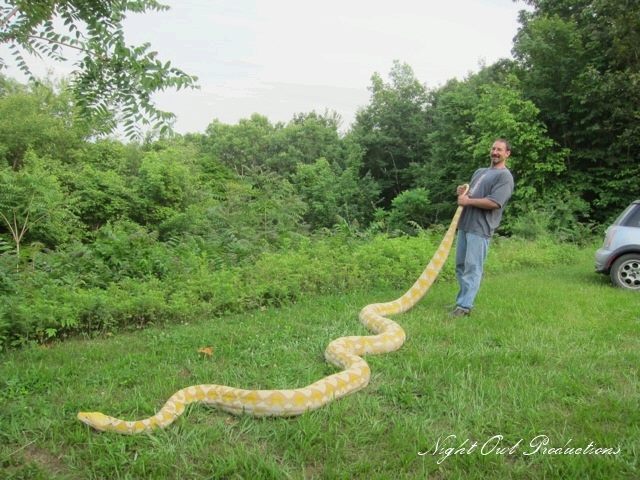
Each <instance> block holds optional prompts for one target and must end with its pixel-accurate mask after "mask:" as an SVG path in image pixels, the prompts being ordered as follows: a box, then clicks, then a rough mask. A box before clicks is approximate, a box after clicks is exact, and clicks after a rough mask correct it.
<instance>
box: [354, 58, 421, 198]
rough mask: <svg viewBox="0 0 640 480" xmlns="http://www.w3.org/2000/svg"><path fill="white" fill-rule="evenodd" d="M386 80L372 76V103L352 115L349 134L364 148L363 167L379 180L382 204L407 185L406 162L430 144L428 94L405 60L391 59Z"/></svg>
mask: <svg viewBox="0 0 640 480" xmlns="http://www.w3.org/2000/svg"><path fill="white" fill-rule="evenodd" d="M389 77H390V82H388V83H386V82H385V81H384V80H383V78H382V77H381V76H380V74H378V73H376V74H374V75H373V76H372V78H371V87H370V90H371V103H370V104H369V105H368V106H367V107H365V108H363V109H362V110H360V111H359V112H358V114H357V116H356V122H355V125H354V126H353V132H352V135H353V136H354V139H355V141H356V142H358V143H359V144H360V145H361V146H362V147H363V149H364V165H363V170H364V171H365V172H369V173H370V174H371V176H372V178H373V179H375V180H376V181H377V182H378V184H379V185H380V190H381V200H382V205H384V206H389V205H390V204H391V200H392V199H393V198H394V197H395V196H396V195H398V194H399V193H400V192H402V191H403V190H405V189H406V188H407V187H409V186H410V183H411V182H410V179H409V178H408V177H407V175H406V169H407V167H408V166H409V165H410V164H411V163H414V162H421V161H423V160H424V158H425V156H426V154H427V149H428V133H429V127H430V122H429V116H428V115H427V108H428V106H429V96H428V93H427V89H426V86H424V85H423V84H421V83H420V82H419V81H418V79H417V78H416V77H415V75H414V73H413V70H412V69H411V67H410V66H409V65H407V64H401V63H400V62H397V61H396V62H394V64H393V67H392V69H391V71H390V73H389Z"/></svg>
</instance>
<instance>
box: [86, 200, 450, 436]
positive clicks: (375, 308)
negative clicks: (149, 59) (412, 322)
mask: <svg viewBox="0 0 640 480" xmlns="http://www.w3.org/2000/svg"><path fill="white" fill-rule="evenodd" d="M461 213H462V207H458V209H457V210H456V213H455V215H454V217H453V220H452V221H451V224H450V226H449V228H448V230H447V232H446V234H445V236H444V238H443V239H442V241H441V243H440V245H439V247H438V249H437V250H436V252H435V254H434V255H433V257H432V258H431V261H430V262H429V264H428V265H427V266H426V268H425V269H424V271H423V272H422V274H421V275H420V276H419V277H418V279H417V280H416V282H415V283H414V284H413V286H412V287H411V288H410V289H409V290H408V291H407V292H406V293H405V294H404V295H402V296H401V297H400V298H398V299H396V300H394V301H391V302H386V303H374V304H371V305H367V306H366V307H364V308H363V309H362V310H361V311H360V321H361V322H362V323H363V324H364V325H365V326H366V327H367V328H368V329H369V330H371V331H372V332H373V333H375V335H370V336H350V337H341V338H338V339H336V340H333V341H332V342H331V343H329V345H328V346H327V348H326V350H325V353H324V356H325V359H326V360H327V361H328V362H329V363H331V364H333V365H335V366H337V367H338V368H340V369H342V370H341V371H340V372H338V373H334V374H332V375H329V376H327V377H324V378H322V379H320V380H318V381H317V382H315V383H312V384H311V385H308V386H306V387H302V388H296V389H292V390H244V389H240V388H234V387H228V386H223V385H194V386H191V387H186V388H183V389H181V390H179V391H177V392H176V393H174V394H173V395H172V396H171V398H169V400H167V402H166V403H165V404H164V406H163V407H162V408H161V409H160V411H158V413H156V414H155V415H154V416H152V417H149V418H146V419H144V420H137V421H126V420H120V419H118V418H114V417H110V416H108V415H104V414H103V413H100V412H79V413H78V419H79V420H80V421H82V422H84V423H86V424H87V425H89V426H91V427H93V428H95V429H96V430H101V431H109V432H117V433H123V434H136V433H143V432H150V431H152V430H155V429H157V428H163V427H166V426H167V425H170V424H171V423H172V422H173V421H174V420H176V418H178V417H179V416H180V415H182V413H183V412H184V410H185V407H186V406H187V405H188V404H190V403H196V402H202V403H207V404H210V405H215V406H218V407H219V408H221V409H223V410H226V411H228V412H230V413H233V414H249V415H254V416H295V415H300V414H302V413H305V412H307V411H310V410H315V409H317V408H320V407H322V406H323V405H326V404H327V403H329V402H331V401H333V400H335V399H337V398H340V397H343V396H345V395H348V394H350V393H353V392H356V391H358V390H360V389H362V388H364V387H366V386H367V384H368V383H369V378H370V376H371V370H370V369H369V365H368V364H367V362H366V361H365V360H364V359H363V358H362V355H365V354H368V353H373V354H376V353H387V352H392V351H394V350H397V349H399V348H400V347H401V346H402V344H403V343H404V340H405V332H404V330H403V329H402V327H400V325H398V324H397V323H396V322H394V321H392V320H389V319H388V318H386V316H387V315H393V314H397V313H402V312H406V311H407V310H409V309H411V308H412V307H413V306H414V305H415V304H416V303H418V301H419V300H420V299H421V298H422V297H423V296H424V294H425V293H426V292H427V290H429V288H430V287H431V285H432V284H433V282H434V281H435V279H436V277H437V276H438V274H439V273H440V270H441V269H442V266H443V265H444V263H445V261H446V260H447V257H448V255H449V251H450V250H451V246H452V244H453V239H454V236H455V231H456V228H457V225H458V219H459V218H460V214H461Z"/></svg>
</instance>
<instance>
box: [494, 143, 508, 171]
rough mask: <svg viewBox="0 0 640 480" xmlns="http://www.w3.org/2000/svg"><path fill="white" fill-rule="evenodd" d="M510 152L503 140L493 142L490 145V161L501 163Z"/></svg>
mask: <svg viewBox="0 0 640 480" xmlns="http://www.w3.org/2000/svg"><path fill="white" fill-rule="evenodd" d="M509 155H511V152H510V151H509V150H507V145H506V144H505V143H504V142H500V141H497V142H493V146H492V147H491V163H492V164H493V165H494V166H496V165H502V164H504V162H505V161H506V160H507V158H509Z"/></svg>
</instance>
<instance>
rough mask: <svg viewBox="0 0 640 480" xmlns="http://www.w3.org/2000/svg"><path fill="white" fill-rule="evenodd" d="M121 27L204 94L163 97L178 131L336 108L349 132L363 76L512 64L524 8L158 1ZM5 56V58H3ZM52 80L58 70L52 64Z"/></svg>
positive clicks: (475, 3) (361, 99)
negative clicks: (194, 80)
mask: <svg viewBox="0 0 640 480" xmlns="http://www.w3.org/2000/svg"><path fill="white" fill-rule="evenodd" d="M162 3H165V4H168V5H170V6H171V10H169V11H167V12H150V13H147V14H144V15H135V16H133V17H131V18H129V19H127V21H126V24H125V28H126V30H125V31H126V38H127V42H128V43H129V44H139V43H142V42H145V41H148V42H151V44H152V46H153V48H154V49H155V50H157V51H158V52H159V54H160V55H159V56H160V58H161V59H163V60H171V61H172V63H173V64H174V65H175V66H177V67H179V68H181V69H183V70H185V71H186V72H188V73H190V74H193V75H196V76H198V78H199V82H198V83H199V84H200V87H201V89H200V90H186V91H184V90H183V91H180V92H166V93H162V94H160V95H159V96H158V97H157V103H158V105H159V107H160V108H163V109H166V110H170V111H172V112H174V113H175V114H176V115H177V122H176V125H175V126H176V130H177V131H178V132H180V133H185V132H197V131H199V132H201V131H204V129H205V128H206V126H207V125H208V124H209V123H210V122H211V121H212V120H213V119H215V118H217V119H219V120H220V121H222V122H224V123H236V122H237V121H238V120H240V119H241V118H247V117H249V116H250V115H251V114H252V113H254V112H257V113H260V114H263V115H265V116H267V117H268V118H269V120H271V121H272V122H276V121H284V122H287V121H289V120H291V118H292V117H293V115H294V114H295V113H299V112H310V111H312V110H316V111H318V112H324V111H325V110H334V111H336V112H337V113H338V114H340V116H341V117H342V119H343V124H342V128H343V129H347V128H348V127H349V125H350V124H351V122H352V121H353V120H354V117H355V113H356V111H357V109H358V108H360V107H363V106H366V105H367V104H368V103H369V93H370V92H369V91H368V87H369V86H370V83H371V82H370V79H371V75H372V74H373V73H374V72H378V73H380V74H381V75H382V76H383V77H384V78H387V74H388V73H389V70H390V69H391V67H392V64H393V61H394V60H399V61H401V62H405V63H408V64H409V65H410V66H411V67H412V68H413V70H414V72H415V74H416V77H417V78H418V79H419V80H420V81H421V82H423V83H425V84H426V85H427V87H429V88H435V87H437V86H439V85H442V84H443V83H444V82H446V81H447V80H449V79H451V78H454V77H456V78H460V79H462V78H464V77H465V76H467V75H468V74H469V73H471V72H476V71H478V69H479V64H480V63H482V62H484V63H486V64H491V63H493V62H495V61H496V60H498V59H500V58H505V57H511V47H512V40H513V37H514V36H515V34H516V32H517V28H518V22H517V18H518V11H519V10H521V9H522V8H524V5H523V4H522V3H514V2H513V1H512V0H440V1H438V0H422V1H419V0H394V1H388V0H387V1H381V0H323V1H322V2H319V1H314V2H309V1H303V0H263V1H258V0H164V1H162ZM5 58H6V57H5ZM56 72H64V70H63V69H61V68H60V67H57V68H56Z"/></svg>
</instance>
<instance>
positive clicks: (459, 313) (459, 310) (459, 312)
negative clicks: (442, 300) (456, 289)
mask: <svg viewBox="0 0 640 480" xmlns="http://www.w3.org/2000/svg"><path fill="white" fill-rule="evenodd" d="M470 313H471V310H469V309H468V308H463V307H456V308H455V310H454V311H453V312H451V313H450V314H449V316H450V317H466V316H467V315H469V314H470Z"/></svg>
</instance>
